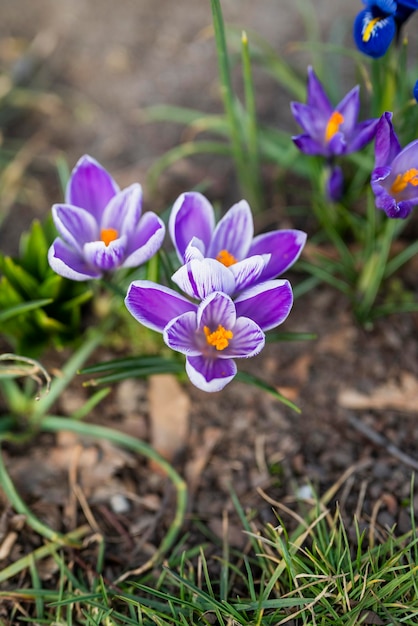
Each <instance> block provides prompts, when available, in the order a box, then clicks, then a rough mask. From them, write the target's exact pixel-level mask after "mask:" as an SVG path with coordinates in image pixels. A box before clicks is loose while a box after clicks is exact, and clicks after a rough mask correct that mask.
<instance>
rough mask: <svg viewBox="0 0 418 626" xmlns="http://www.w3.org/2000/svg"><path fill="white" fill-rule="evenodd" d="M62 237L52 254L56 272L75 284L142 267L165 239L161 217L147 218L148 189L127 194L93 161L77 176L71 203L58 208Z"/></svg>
mask: <svg viewBox="0 0 418 626" xmlns="http://www.w3.org/2000/svg"><path fill="white" fill-rule="evenodd" d="M52 217H53V220H54V224H55V226H56V228H57V231H58V234H59V237H57V238H56V239H55V241H54V242H53V244H52V246H51V247H50V249H49V253H48V261H49V264H50V266H51V267H52V269H53V270H54V271H55V272H56V273H57V274H60V275H61V276H64V277H65V278H69V279H71V280H78V281H81V280H88V279H91V278H100V277H101V276H103V274H106V273H108V272H112V271H114V270H116V269H118V268H120V267H125V268H132V267H138V266H140V265H142V264H143V263H145V262H146V261H148V259H150V258H151V257H152V256H153V255H154V254H155V253H156V252H157V250H158V249H159V248H160V246H161V244H162V242H163V239H164V234H165V228H164V224H163V222H162V221H161V220H160V219H159V218H158V217H157V215H155V213H152V212H147V213H145V214H144V215H142V188H141V185H139V184H138V183H135V184H133V185H130V186H129V187H127V188H126V189H123V190H122V191H121V190H120V189H119V187H118V185H117V184H116V182H115V181H114V180H113V178H112V177H111V175H110V174H109V173H108V172H107V171H106V170H105V169H104V168H103V167H102V166H101V165H100V164H99V163H98V162H97V161H95V160H94V159H93V158H92V157H90V156H87V155H85V156H83V157H82V158H81V159H80V160H79V161H78V163H77V164H76V166H75V168H74V169H73V171H72V173H71V177H70V179H69V182H68V185H67V189H66V197H65V203H63V204H55V205H54V206H53V207H52Z"/></svg>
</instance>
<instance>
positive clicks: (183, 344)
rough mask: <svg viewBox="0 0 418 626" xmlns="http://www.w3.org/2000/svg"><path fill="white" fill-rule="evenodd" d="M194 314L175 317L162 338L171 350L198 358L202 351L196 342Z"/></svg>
mask: <svg viewBox="0 0 418 626" xmlns="http://www.w3.org/2000/svg"><path fill="white" fill-rule="evenodd" d="M196 326H197V322H196V312H195V311H188V312H187V313H183V314H182V315H179V317H175V318H174V319H173V320H171V322H169V323H168V324H167V326H166V327H165V329H164V333H163V338H164V341H165V343H166V344H167V345H168V346H169V348H171V349H172V350H176V351H177V352H181V353H182V354H186V355H188V356H198V355H199V354H201V353H202V350H201V349H200V348H199V347H198V346H197V342H196Z"/></svg>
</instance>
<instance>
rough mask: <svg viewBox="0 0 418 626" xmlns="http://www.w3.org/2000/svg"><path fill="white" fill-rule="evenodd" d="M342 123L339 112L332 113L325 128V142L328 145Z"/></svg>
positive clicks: (342, 119) (342, 118) (342, 117)
mask: <svg viewBox="0 0 418 626" xmlns="http://www.w3.org/2000/svg"><path fill="white" fill-rule="evenodd" d="M343 122H344V116H343V115H341V113H340V112H339V111H333V113H331V116H330V118H329V120H328V124H327V125H326V128H325V141H326V143H328V142H329V141H331V139H332V138H333V137H334V135H335V134H336V133H338V131H339V130H340V126H341V124H342V123H343Z"/></svg>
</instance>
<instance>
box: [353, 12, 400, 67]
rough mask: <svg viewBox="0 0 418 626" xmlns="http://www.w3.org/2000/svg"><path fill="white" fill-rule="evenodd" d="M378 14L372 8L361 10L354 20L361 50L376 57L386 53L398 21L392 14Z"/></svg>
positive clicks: (354, 30)
mask: <svg viewBox="0 0 418 626" xmlns="http://www.w3.org/2000/svg"><path fill="white" fill-rule="evenodd" d="M377 19H378V18H377V16H376V15H375V14H374V12H373V11H371V10H370V9H364V10H363V11H360V13H359V14H358V15H357V17H356V19H355V21H354V29H353V34H354V41H355V43H356V46H357V48H358V49H359V50H360V52H363V53H364V54H367V55H368V56H371V57H373V58H375V59H377V58H379V57H382V56H383V55H384V54H386V52H387V49H388V48H389V46H390V44H391V43H392V40H393V38H394V37H395V33H396V22H395V19H394V17H393V16H392V15H387V16H385V15H382V17H380V18H379V19H378V21H375V20H377Z"/></svg>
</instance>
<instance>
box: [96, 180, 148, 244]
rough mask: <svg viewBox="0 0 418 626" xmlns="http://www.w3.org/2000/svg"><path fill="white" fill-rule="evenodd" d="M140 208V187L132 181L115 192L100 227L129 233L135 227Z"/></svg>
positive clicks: (123, 233)
mask: <svg viewBox="0 0 418 626" xmlns="http://www.w3.org/2000/svg"><path fill="white" fill-rule="evenodd" d="M141 210H142V187H141V185H140V184H139V183H134V184H133V185H130V187H127V188H126V189H123V190H122V191H120V192H119V193H117V194H116V195H115V196H113V198H112V199H111V200H110V202H109V204H108V205H107V207H106V209H105V211H104V213H103V217H102V221H101V228H114V229H115V230H117V231H118V233H119V234H120V235H125V234H126V235H128V236H129V235H130V234H131V233H132V232H133V231H134V230H135V229H136V227H137V224H138V221H139V218H140V217H141Z"/></svg>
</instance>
